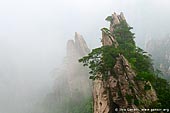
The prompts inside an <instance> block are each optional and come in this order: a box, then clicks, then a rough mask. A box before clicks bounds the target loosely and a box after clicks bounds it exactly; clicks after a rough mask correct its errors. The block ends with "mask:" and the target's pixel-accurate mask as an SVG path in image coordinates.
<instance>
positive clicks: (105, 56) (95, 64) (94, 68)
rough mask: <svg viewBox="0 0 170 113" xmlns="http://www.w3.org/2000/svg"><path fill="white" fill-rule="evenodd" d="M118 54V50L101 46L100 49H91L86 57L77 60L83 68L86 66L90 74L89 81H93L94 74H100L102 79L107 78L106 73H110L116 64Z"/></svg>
mask: <svg viewBox="0 0 170 113" xmlns="http://www.w3.org/2000/svg"><path fill="white" fill-rule="evenodd" d="M119 53H120V50H119V49H116V48H114V47H110V46H102V47H100V48H96V49H93V50H92V52H91V53H89V54H88V56H85V57H83V58H82V59H80V60H79V62H82V63H83V65H84V66H88V67H89V68H90V69H91V71H90V72H89V73H90V74H92V76H90V79H95V76H94V75H96V74H98V73H101V74H103V75H104V77H107V76H108V72H109V71H112V69H113V65H114V64H115V62H116V59H115V58H116V57H117V56H118V54H119Z"/></svg>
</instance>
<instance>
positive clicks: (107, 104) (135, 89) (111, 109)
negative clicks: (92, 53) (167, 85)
mask: <svg viewBox="0 0 170 113" xmlns="http://www.w3.org/2000/svg"><path fill="white" fill-rule="evenodd" d="M109 18H110V17H109ZM109 21H110V22H111V24H110V31H111V32H113V31H114V27H115V25H117V24H120V22H121V21H126V20H125V17H124V16H123V13H121V14H120V15H117V14H116V13H114V14H112V16H111V18H110V19H109ZM102 44H103V46H111V45H112V44H114V45H115V48H117V47H118V46H119V44H118V43H117V41H116V38H115V37H114V35H111V34H108V33H106V32H104V31H102ZM115 59H116V63H115V65H114V67H113V70H114V74H113V73H109V72H108V78H107V79H103V76H104V75H102V74H100V73H99V74H97V75H96V79H95V80H94V81H93V100H94V113H117V112H123V111H121V109H123V108H125V109H127V108H132V109H133V110H135V111H133V112H134V113H140V111H139V110H138V109H140V108H147V107H149V106H150V105H151V104H152V103H153V102H155V101H157V96H156V93H155V90H154V89H153V88H152V85H151V83H150V82H148V81H147V82H146V81H140V80H136V73H135V72H134V70H133V69H132V68H131V65H130V64H129V62H128V60H127V59H126V58H125V57H124V55H123V54H119V56H118V57H117V58H115ZM146 84H147V85H149V86H151V89H150V90H145V85H146Z"/></svg>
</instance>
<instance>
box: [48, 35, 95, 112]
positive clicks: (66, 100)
mask: <svg viewBox="0 0 170 113" xmlns="http://www.w3.org/2000/svg"><path fill="white" fill-rule="evenodd" d="M89 52H90V49H89V48H88V46H87V44H86V42H85V40H84V38H83V37H82V36H81V35H80V34H78V33H75V39H74V40H69V41H68V42H67V55H66V57H65V59H64V61H63V64H62V65H61V67H60V68H59V69H58V70H57V71H56V72H55V73H54V75H55V76H56V80H55V84H54V93H53V94H51V95H48V97H47V99H46V100H47V102H46V103H45V104H46V105H45V108H47V110H46V112H48V113H54V112H55V113H70V112H72V111H73V109H76V107H78V106H77V105H80V104H83V103H84V102H86V101H87V99H90V98H91V96H92V94H91V81H90V80H89V79H88V75H89V74H88V69H86V68H84V67H83V66H82V65H81V64H80V63H79V62H78V59H79V58H80V57H82V56H84V55H87V54H88V53H89ZM50 111H51V112H50Z"/></svg>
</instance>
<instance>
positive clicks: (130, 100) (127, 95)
mask: <svg viewBox="0 0 170 113" xmlns="http://www.w3.org/2000/svg"><path fill="white" fill-rule="evenodd" d="M125 97H126V100H127V101H128V103H132V99H133V96H131V95H129V94H126V96H125Z"/></svg>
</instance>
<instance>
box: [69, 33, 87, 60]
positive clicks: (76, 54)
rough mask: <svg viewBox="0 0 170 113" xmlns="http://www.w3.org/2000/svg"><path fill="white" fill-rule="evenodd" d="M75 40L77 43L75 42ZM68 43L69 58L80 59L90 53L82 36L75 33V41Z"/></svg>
mask: <svg viewBox="0 0 170 113" xmlns="http://www.w3.org/2000/svg"><path fill="white" fill-rule="evenodd" d="M74 40H75V41H74ZM74 40H69V41H68V42H67V57H68V58H71V59H73V58H75V59H78V58H80V57H82V56H85V55H87V54H88V53H89V52H90V49H89V48H88V46H87V44H86V42H85V40H84V38H83V36H82V35H80V34H78V33H77V32H75V39H74Z"/></svg>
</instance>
